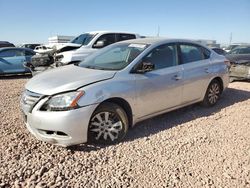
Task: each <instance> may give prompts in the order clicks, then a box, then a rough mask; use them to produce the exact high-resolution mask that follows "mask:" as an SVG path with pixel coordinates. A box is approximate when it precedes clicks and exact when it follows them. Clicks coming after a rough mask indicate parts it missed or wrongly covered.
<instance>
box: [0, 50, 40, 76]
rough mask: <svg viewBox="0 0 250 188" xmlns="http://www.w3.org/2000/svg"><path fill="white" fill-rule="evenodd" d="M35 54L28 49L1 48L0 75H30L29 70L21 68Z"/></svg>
mask: <svg viewBox="0 0 250 188" xmlns="http://www.w3.org/2000/svg"><path fill="white" fill-rule="evenodd" d="M33 55H35V52H34V51H33V50H31V49H28V48H15V47H9V48H1V49H0V75H6V74H19V73H30V70H29V69H28V68H26V67H24V66H23V64H24V63H25V62H29V61H30V60H31V57H32V56H33Z"/></svg>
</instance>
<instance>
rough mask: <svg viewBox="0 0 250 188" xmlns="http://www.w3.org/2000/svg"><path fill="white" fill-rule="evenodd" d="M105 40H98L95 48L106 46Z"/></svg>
mask: <svg viewBox="0 0 250 188" xmlns="http://www.w3.org/2000/svg"><path fill="white" fill-rule="evenodd" d="M104 45H105V44H104V41H103V40H99V41H97V42H96V44H94V45H93V47H94V48H102V47H104Z"/></svg>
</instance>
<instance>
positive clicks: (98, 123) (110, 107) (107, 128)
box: [88, 102, 128, 144]
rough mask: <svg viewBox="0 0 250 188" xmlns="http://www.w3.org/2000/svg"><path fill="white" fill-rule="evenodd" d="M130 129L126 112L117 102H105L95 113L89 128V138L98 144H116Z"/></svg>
mask: <svg viewBox="0 0 250 188" xmlns="http://www.w3.org/2000/svg"><path fill="white" fill-rule="evenodd" d="M127 131H128V117H127V114H126V112H125V111H124V110H123V109H122V108H121V107H120V106H118V105H117V104H114V103H109V102H106V103H103V104H101V105H100V106H99V107H98V108H97V109H96V110H95V112H94V113H93V115H92V117H91V119H90V123H89V129H88V140H89V141H90V142H93V143H97V144H114V143H117V142H119V141H121V140H122V139H123V138H124V137H125V135H126V133H127Z"/></svg>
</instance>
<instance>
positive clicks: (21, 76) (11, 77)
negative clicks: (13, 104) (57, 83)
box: [0, 73, 32, 80]
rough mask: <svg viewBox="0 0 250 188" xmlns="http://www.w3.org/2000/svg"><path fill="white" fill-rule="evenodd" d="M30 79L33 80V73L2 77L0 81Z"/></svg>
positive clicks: (0, 76)
mask: <svg viewBox="0 0 250 188" xmlns="http://www.w3.org/2000/svg"><path fill="white" fill-rule="evenodd" d="M26 78H27V79H30V78H32V75H31V73H26V74H15V75H14V74H10V75H0V80H14V79H15V80H16V79H26Z"/></svg>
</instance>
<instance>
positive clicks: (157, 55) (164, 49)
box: [143, 44, 178, 70]
mask: <svg viewBox="0 0 250 188" xmlns="http://www.w3.org/2000/svg"><path fill="white" fill-rule="evenodd" d="M143 61H145V62H150V63H152V64H154V65H155V69H156V70H157V69H163V68H167V67H172V66H176V65H177V64H178V61H177V47H176V45H175V44H173V45H172V44H164V45H161V46H158V47H156V48H154V49H153V50H152V51H151V52H150V53H149V54H148V55H147V56H146V57H144V58H143Z"/></svg>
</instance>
